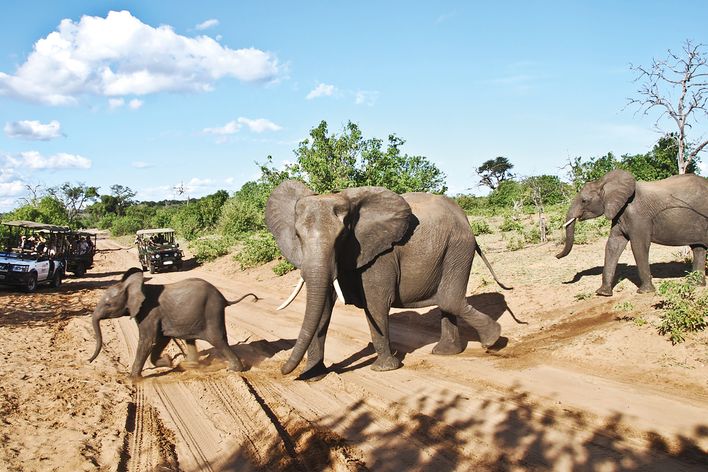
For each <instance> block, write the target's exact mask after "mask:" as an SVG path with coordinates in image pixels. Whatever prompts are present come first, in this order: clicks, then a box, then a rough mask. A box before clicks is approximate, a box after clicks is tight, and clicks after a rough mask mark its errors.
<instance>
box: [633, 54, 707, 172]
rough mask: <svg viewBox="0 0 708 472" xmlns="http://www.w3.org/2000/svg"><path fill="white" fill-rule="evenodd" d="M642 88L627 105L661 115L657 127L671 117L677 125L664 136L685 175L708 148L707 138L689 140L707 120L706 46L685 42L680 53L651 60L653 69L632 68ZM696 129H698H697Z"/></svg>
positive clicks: (703, 136) (680, 170) (643, 111)
mask: <svg viewBox="0 0 708 472" xmlns="http://www.w3.org/2000/svg"><path fill="white" fill-rule="evenodd" d="M630 69H631V70H632V71H634V72H635V73H636V74H637V77H636V79H635V81H636V82H639V83H640V84H641V85H640V87H639V89H638V90H637V93H638V94H639V97H638V98H630V99H629V104H628V105H634V106H637V107H638V110H639V111H641V112H642V113H643V114H645V115H648V114H649V113H650V112H652V111H653V110H655V109H657V110H658V111H660V113H659V116H658V118H657V120H656V123H655V126H656V128H657V129H659V130H661V127H660V122H662V120H663V119H664V118H665V117H668V118H669V119H670V120H671V121H673V122H674V124H675V125H676V130H677V131H676V132H675V133H670V134H669V133H667V132H666V131H665V130H662V132H664V134H667V135H670V136H672V137H673V138H674V139H675V140H676V144H677V148H678V149H677V153H676V162H677V165H678V173H679V174H685V173H686V171H687V170H688V168H689V166H690V164H691V163H692V162H694V161H695V159H696V156H697V155H698V153H699V152H701V151H702V150H703V149H704V148H705V147H706V146H708V136H706V135H705V134H703V135H701V133H700V131H698V132H697V133H696V134H697V135H698V136H699V137H698V138H696V139H695V140H694V141H690V140H689V139H688V137H687V133H688V131H689V130H692V131H696V129H697V128H698V125H699V124H700V119H701V118H702V119H705V118H706V117H707V116H708V54H707V53H706V51H705V45H703V44H694V43H693V42H692V41H690V40H686V42H685V43H684V45H683V47H682V51H681V52H680V53H674V52H672V51H671V50H669V51H668V54H667V56H666V57H665V58H663V59H656V58H654V59H652V63H651V65H650V66H648V67H645V66H635V65H630ZM694 127H695V128H696V129H694Z"/></svg>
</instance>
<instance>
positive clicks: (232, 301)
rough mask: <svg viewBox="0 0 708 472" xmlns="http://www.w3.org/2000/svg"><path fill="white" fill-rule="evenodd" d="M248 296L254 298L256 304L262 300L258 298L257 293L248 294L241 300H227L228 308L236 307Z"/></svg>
mask: <svg viewBox="0 0 708 472" xmlns="http://www.w3.org/2000/svg"><path fill="white" fill-rule="evenodd" d="M248 296H251V297H253V301H254V302H257V301H258V300H260V298H258V296H257V295H256V294H255V293H247V294H246V295H244V296H242V297H241V298H237V299H236V300H226V306H231V305H235V304H237V303H238V302H240V301H241V300H243V299H244V298H246V297H248Z"/></svg>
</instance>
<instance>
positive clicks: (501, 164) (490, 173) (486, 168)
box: [476, 156, 514, 190]
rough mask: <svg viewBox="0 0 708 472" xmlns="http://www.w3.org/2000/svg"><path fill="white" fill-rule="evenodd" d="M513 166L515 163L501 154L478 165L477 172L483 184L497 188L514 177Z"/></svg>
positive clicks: (493, 188)
mask: <svg viewBox="0 0 708 472" xmlns="http://www.w3.org/2000/svg"><path fill="white" fill-rule="evenodd" d="M513 168H514V164H512V163H511V162H510V161H509V159H507V158H506V157H504V156H499V157H496V158H494V159H489V160H488V161H484V162H483V163H482V165H481V166H479V167H477V169H476V172H477V174H478V175H479V180H480V183H481V184H482V185H485V186H487V187H489V188H490V189H492V190H495V189H496V188H498V187H499V185H501V183H502V182H505V181H507V180H510V179H511V178H513V177H514V176H513V174H512V173H511V169H513Z"/></svg>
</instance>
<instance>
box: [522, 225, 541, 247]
mask: <svg viewBox="0 0 708 472" xmlns="http://www.w3.org/2000/svg"><path fill="white" fill-rule="evenodd" d="M524 241H526V242H527V243H529V244H538V243H540V242H541V231H540V230H539V229H538V226H534V227H532V228H529V229H528V230H527V231H524Z"/></svg>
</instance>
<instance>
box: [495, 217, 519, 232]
mask: <svg viewBox="0 0 708 472" xmlns="http://www.w3.org/2000/svg"><path fill="white" fill-rule="evenodd" d="M499 229H500V230H502V231H505V232H506V231H516V232H518V233H522V232H523V231H524V225H522V224H521V222H520V221H518V220H516V219H515V218H514V217H513V216H508V215H507V216H505V217H504V221H503V222H502V224H501V226H499Z"/></svg>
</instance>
